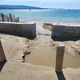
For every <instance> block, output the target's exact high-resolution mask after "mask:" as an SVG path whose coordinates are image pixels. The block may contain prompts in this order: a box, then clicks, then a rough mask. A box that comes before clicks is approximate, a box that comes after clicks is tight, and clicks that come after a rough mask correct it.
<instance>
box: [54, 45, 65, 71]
mask: <svg viewBox="0 0 80 80" xmlns="http://www.w3.org/2000/svg"><path fill="white" fill-rule="evenodd" d="M64 51H65V46H64V45H58V46H57V53H56V68H55V71H56V72H61V71H62V66H63V58H64Z"/></svg>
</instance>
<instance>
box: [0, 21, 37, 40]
mask: <svg viewBox="0 0 80 80" xmlns="http://www.w3.org/2000/svg"><path fill="white" fill-rule="evenodd" d="M0 33H3V34H10V35H16V36H21V37H26V38H28V39H34V38H36V24H35V23H30V24H24V23H13V22H11V23H5V22H1V23H0Z"/></svg>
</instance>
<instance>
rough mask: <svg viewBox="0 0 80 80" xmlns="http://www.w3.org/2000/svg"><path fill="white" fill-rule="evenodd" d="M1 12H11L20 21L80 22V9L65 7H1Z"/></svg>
mask: <svg viewBox="0 0 80 80" xmlns="http://www.w3.org/2000/svg"><path fill="white" fill-rule="evenodd" d="M0 13H4V14H6V15H8V14H9V13H11V14H13V15H15V16H17V17H19V18H20V22H53V23H72V24H80V10H65V9H36V10H35V9H32V10H28V9H21V10H20V9H19V10H16V9H1V10H0Z"/></svg>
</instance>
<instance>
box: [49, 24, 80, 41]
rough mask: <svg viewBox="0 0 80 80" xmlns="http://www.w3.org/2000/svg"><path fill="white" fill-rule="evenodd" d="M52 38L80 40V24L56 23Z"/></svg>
mask: <svg viewBox="0 0 80 80" xmlns="http://www.w3.org/2000/svg"><path fill="white" fill-rule="evenodd" d="M51 38H52V39H53V40H79V39H80V26H65V25H54V26H53V28H52V35H51Z"/></svg>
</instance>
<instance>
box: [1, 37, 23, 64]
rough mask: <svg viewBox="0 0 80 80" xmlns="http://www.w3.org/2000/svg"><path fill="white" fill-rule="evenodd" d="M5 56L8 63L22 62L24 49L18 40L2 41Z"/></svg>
mask: <svg viewBox="0 0 80 80" xmlns="http://www.w3.org/2000/svg"><path fill="white" fill-rule="evenodd" d="M1 43H2V46H3V49H4V54H5V57H6V60H7V61H12V62H22V55H23V52H22V49H21V46H20V43H19V41H18V40H17V39H13V38H12V39H8V40H5V39H1Z"/></svg>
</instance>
